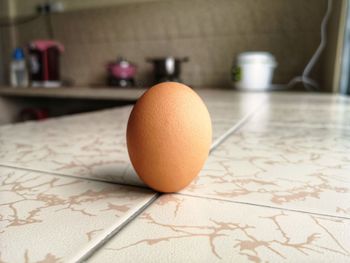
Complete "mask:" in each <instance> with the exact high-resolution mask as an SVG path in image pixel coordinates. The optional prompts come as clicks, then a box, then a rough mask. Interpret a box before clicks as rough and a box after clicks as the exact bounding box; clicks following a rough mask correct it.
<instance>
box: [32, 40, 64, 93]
mask: <svg viewBox="0 0 350 263" xmlns="http://www.w3.org/2000/svg"><path fill="white" fill-rule="evenodd" d="M63 51H64V47H63V45H62V44H60V43H59V42H56V41H53V40H35V41H32V42H30V43H29V70H30V77H31V85H32V86H33V87H46V88H55V87H59V86H61V79H60V54H61V53H62V52H63Z"/></svg>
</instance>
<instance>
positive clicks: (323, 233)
mask: <svg viewBox="0 0 350 263" xmlns="http://www.w3.org/2000/svg"><path fill="white" fill-rule="evenodd" d="M349 231H350V220H348V219H339V218H331V217H325V216H317V215H312V214H307V213H296V212H289V211H283V210H279V209H274V208H263V207H259V206H254V205H241V204H235V203H231V202H226V201H218V200H210V199H202V198H195V197H189V196H181V195H163V196H161V197H160V198H159V199H158V200H157V201H156V202H155V203H153V204H152V206H151V207H149V208H148V209H147V210H146V211H144V212H143V213H142V214H141V215H140V216H139V217H138V218H136V219H135V220H134V221H133V222H131V223H130V224H129V225H128V226H127V227H125V228H124V229H123V230H122V231H121V232H120V233H119V235H117V236H116V237H114V238H113V239H112V240H111V241H109V242H108V243H107V244H106V245H105V246H104V247H103V248H102V249H100V250H99V251H98V252H96V253H95V255H94V256H93V257H92V258H91V259H90V260H89V262H114V261H115V260H116V258H118V261H120V262H129V260H130V258H132V260H133V261H136V262H137V261H139V262H334V261H335V260H336V261H337V262H349V261H350V238H349V235H348V233H349Z"/></svg>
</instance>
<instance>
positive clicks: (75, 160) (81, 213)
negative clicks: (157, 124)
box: [0, 90, 350, 262]
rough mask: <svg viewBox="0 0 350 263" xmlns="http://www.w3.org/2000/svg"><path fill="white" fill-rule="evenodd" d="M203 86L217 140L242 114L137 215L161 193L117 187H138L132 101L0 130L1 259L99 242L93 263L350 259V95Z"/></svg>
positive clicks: (63, 253) (80, 254) (39, 256)
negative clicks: (171, 188)
mask: <svg viewBox="0 0 350 263" xmlns="http://www.w3.org/2000/svg"><path fill="white" fill-rule="evenodd" d="M200 95H201V97H202V98H203V99H204V101H205V102H206V104H207V106H208V109H209V112H210V114H211V118H212V122H213V133H214V134H213V137H214V143H215V140H218V139H219V138H220V137H221V136H222V135H223V134H224V133H225V132H227V130H229V129H232V128H233V127H236V124H237V123H238V122H240V123H242V120H246V122H245V123H244V125H243V126H242V127H240V129H238V130H235V131H234V133H233V134H231V135H229V136H228V137H227V138H226V140H224V141H223V142H222V143H221V144H220V145H218V146H217V147H216V148H214V149H213V150H212V152H211V154H210V157H209V159H208V161H207V163H206V165H205V167H204V169H203V170H202V172H201V174H200V176H199V177H197V178H196V179H195V181H194V182H193V183H192V184H191V185H190V186H188V187H187V188H186V189H184V190H183V191H181V192H180V193H178V194H172V195H161V196H160V198H158V199H157V200H156V201H155V202H154V203H153V204H152V205H151V206H150V207H148V208H146V209H145V210H144V211H143V212H142V213H141V215H138V216H136V214H138V213H140V212H141V209H142V208H143V207H144V206H145V205H147V204H148V203H150V202H152V201H153V200H154V198H155V196H156V194H155V193H154V192H152V191H150V190H147V189H145V188H142V187H133V186H124V185H118V184H114V183H115V182H120V183H125V184H130V185H135V184H141V182H140V181H139V180H138V178H137V177H136V175H135V174H134V172H133V170H132V168H131V166H130V164H129V160H128V156H127V151H126V147H125V128H126V122H127V118H128V116H129V113H130V110H131V107H124V108H116V109H112V110H105V111H100V112H96V113H89V114H82V115H76V116H70V117H64V118H58V119H52V120H48V121H46V122H40V123H31V122H28V123H23V124H17V125H13V126H3V127H0V226H1V227H0V262H67V261H69V262H76V261H77V260H81V259H86V258H85V256H86V255H88V254H89V252H92V251H95V250H94V248H95V247H96V246H97V245H101V244H102V242H103V241H104V239H107V240H109V241H108V242H107V243H106V244H105V245H103V246H102V247H101V248H98V249H97V250H96V251H95V252H94V253H92V256H91V257H90V258H89V259H88V261H91V262H115V261H118V262H130V261H132V262H134V261H140V262H350V235H349V233H350V205H349V204H350V178H349V174H350V158H349V156H350V127H348V123H350V122H349V118H350V115H348V114H347V112H349V110H350V106H349V105H350V104H349V99H347V98H343V97H338V96H320V95H319V96H315V95H298V94H271V95H270V96H267V95H266V94H254V93H234V92H226V91H225V92H219V91H205V90H204V91H201V92H200ZM262 104H263V105H262ZM261 105H262V106H261ZM252 111H254V112H255V114H254V115H252V114H251V113H252ZM247 116H251V118H247ZM348 116H349V117H348ZM29 136H30V137H29ZM1 164H3V166H1ZM6 165H7V166H16V167H18V168H17V169H15V168H8V167H7V168H6V167H5V166H6ZM20 167H26V168H27V169H20ZM31 169H34V170H35V169H36V170H41V171H42V172H35V171H33V170H31ZM49 171H52V172H49ZM92 179H93V180H92ZM96 179H97V180H106V181H112V182H114V183H111V182H109V183H104V182H97V181H96ZM134 216H136V218H135V219H133V221H131V222H130V223H129V224H128V225H127V226H126V227H124V226H123V223H125V222H126V221H128V220H131V219H132V218H133V217H134ZM118 227H120V228H123V229H122V230H121V231H120V232H118V233H117V234H116V235H115V236H114V237H110V236H111V234H112V233H114V232H115V230H116V229H118Z"/></svg>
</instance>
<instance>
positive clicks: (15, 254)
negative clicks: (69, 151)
mask: <svg viewBox="0 0 350 263" xmlns="http://www.w3.org/2000/svg"><path fill="white" fill-rule="evenodd" d="M153 197H154V193H153V192H152V191H150V190H147V189H142V188H136V187H129V186H121V185H115V184H107V183H100V182H94V181H89V180H83V179H72V178H67V177H62V176H54V175H51V174H46V173H37V172H28V171H25V170H21V169H10V168H4V167H0V226H1V227H0V229H1V230H0V251H1V252H0V262H39V261H40V262H67V261H69V260H71V261H75V260H76V259H78V258H80V257H81V255H82V254H85V250H87V249H89V248H91V247H92V246H94V245H95V244H97V243H99V242H101V240H102V239H103V238H105V237H106V235H107V234H109V233H110V232H111V231H113V230H114V229H116V228H117V227H118V226H119V225H120V224H122V223H123V222H124V221H125V220H127V219H128V218H129V217H130V216H132V215H133V214H134V213H135V212H137V211H138V209H140V208H141V207H142V206H144V205H145V204H146V203H147V202H148V201H150V200H151V199H152V198H153Z"/></svg>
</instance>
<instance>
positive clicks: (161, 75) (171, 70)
mask: <svg viewBox="0 0 350 263" xmlns="http://www.w3.org/2000/svg"><path fill="white" fill-rule="evenodd" d="M188 60H189V59H188V57H184V58H174V57H164V58H148V59H147V60H146V61H147V62H150V63H153V74H154V82H155V83H160V82H164V81H177V82H182V80H181V78H180V75H181V63H182V62H187V61H188Z"/></svg>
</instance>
